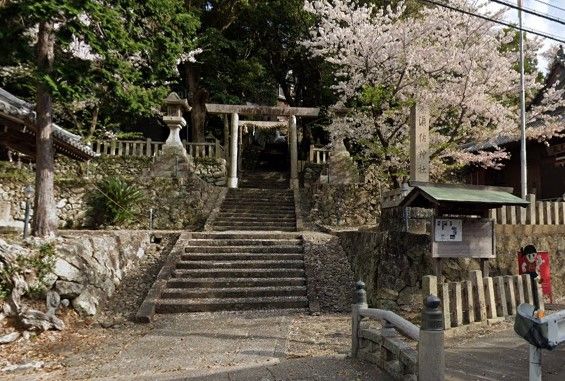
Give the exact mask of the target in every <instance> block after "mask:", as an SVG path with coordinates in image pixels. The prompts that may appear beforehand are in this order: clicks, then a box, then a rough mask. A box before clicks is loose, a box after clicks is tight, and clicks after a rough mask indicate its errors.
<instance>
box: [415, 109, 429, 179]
mask: <svg viewBox="0 0 565 381" xmlns="http://www.w3.org/2000/svg"><path fill="white" fill-rule="evenodd" d="M410 180H412V181H422V182H428V181H430V113H429V111H428V109H427V107H424V106H422V105H419V104H416V105H414V106H412V109H411V110H410Z"/></svg>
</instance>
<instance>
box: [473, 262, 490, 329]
mask: <svg viewBox="0 0 565 381" xmlns="http://www.w3.org/2000/svg"><path fill="white" fill-rule="evenodd" d="M470 278H471V282H472V283H473V286H474V287H475V290H477V297H476V298H475V302H476V303H475V304H476V305H477V307H478V314H477V315H476V316H477V319H478V320H479V321H485V320H487V305H486V300H485V287H484V282H483V274H482V273H481V271H479V270H473V271H471V273H470Z"/></svg>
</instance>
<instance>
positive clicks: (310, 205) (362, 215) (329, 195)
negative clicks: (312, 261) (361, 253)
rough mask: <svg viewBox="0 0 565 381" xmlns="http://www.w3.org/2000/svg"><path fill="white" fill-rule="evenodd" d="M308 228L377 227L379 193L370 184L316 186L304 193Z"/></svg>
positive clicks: (303, 190) (305, 218) (302, 190)
mask: <svg viewBox="0 0 565 381" xmlns="http://www.w3.org/2000/svg"><path fill="white" fill-rule="evenodd" d="M301 199H302V209H303V213H304V215H303V217H304V220H305V223H306V224H307V225H308V224H310V225H316V224H318V225H329V226H363V225H372V226H375V225H376V224H377V219H378V217H379V215H380V206H379V197H378V194H377V190H376V189H375V188H374V187H373V186H372V185H370V184H362V183H361V184H319V183H318V184H312V185H311V186H309V187H307V188H304V189H301Z"/></svg>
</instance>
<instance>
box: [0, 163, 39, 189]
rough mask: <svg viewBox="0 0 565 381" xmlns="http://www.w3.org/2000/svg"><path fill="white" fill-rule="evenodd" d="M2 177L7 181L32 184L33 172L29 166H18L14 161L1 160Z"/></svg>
mask: <svg viewBox="0 0 565 381" xmlns="http://www.w3.org/2000/svg"><path fill="white" fill-rule="evenodd" d="M0 179H1V180H4V181H6V182H17V183H22V184H24V183H25V184H30V183H31V182H32V181H33V172H32V171H31V170H29V169H27V168H18V167H17V166H16V165H14V164H13V163H9V162H6V161H0Z"/></svg>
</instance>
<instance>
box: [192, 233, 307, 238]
mask: <svg viewBox="0 0 565 381" xmlns="http://www.w3.org/2000/svg"><path fill="white" fill-rule="evenodd" d="M191 237H192V238H195V239H302V235H301V234H296V233H294V234H293V233H277V232H273V233H266V232H257V233H217V232H197V233H191Z"/></svg>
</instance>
